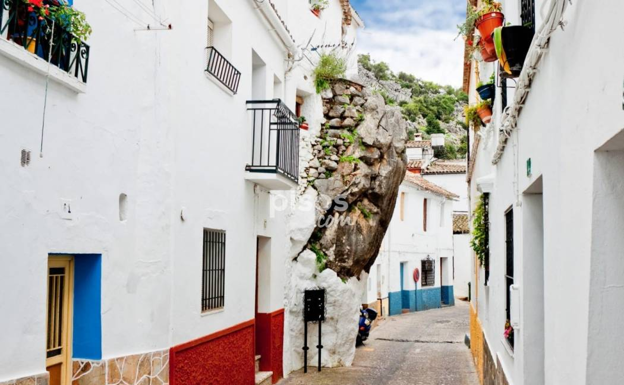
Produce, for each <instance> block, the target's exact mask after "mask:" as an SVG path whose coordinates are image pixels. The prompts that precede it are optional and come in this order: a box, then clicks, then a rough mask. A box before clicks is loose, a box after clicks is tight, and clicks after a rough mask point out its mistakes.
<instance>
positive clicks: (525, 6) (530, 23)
mask: <svg viewBox="0 0 624 385" xmlns="http://www.w3.org/2000/svg"><path fill="white" fill-rule="evenodd" d="M520 18H521V19H522V25H523V26H525V27H529V28H531V29H532V30H533V31H535V0H520Z"/></svg>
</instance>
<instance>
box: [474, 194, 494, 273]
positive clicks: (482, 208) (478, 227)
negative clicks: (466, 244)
mask: <svg viewBox="0 0 624 385" xmlns="http://www.w3.org/2000/svg"><path fill="white" fill-rule="evenodd" d="M487 199H488V198H487V194H481V197H480V198H479V202H478V203H477V207H476V208H475V211H474V213H473V215H474V218H473V221H472V224H473V230H472V241H470V246H471V247H472V249H473V250H474V252H475V254H476V255H477V259H479V264H480V265H481V266H485V267H487V266H486V265H487V259H488V258H489V254H490V246H489V239H488V238H489V220H488V215H487V206H488V204H487Z"/></svg>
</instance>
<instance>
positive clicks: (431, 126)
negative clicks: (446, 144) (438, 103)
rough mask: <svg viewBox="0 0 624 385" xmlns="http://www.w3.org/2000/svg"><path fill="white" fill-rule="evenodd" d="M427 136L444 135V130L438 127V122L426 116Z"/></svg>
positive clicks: (430, 116) (432, 117)
mask: <svg viewBox="0 0 624 385" xmlns="http://www.w3.org/2000/svg"><path fill="white" fill-rule="evenodd" d="M426 120H427V134H429V135H431V134H444V133H445V131H444V129H443V128H442V127H441V126H440V122H439V121H438V120H437V119H436V118H435V117H434V116H433V115H428V116H427V118H426Z"/></svg>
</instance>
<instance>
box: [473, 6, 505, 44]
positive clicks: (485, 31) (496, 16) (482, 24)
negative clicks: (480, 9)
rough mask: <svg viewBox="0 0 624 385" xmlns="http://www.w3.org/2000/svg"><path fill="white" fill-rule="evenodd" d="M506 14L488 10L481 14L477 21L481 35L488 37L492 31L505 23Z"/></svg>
mask: <svg viewBox="0 0 624 385" xmlns="http://www.w3.org/2000/svg"><path fill="white" fill-rule="evenodd" d="M504 20H505V16H504V15H503V14H502V13H500V12H488V13H486V14H485V15H483V16H481V18H479V20H477V22H476V23H475V25H476V27H477V29H478V30H479V33H480V34H481V37H483V38H488V37H490V36H491V35H492V32H494V30H495V29H496V28H498V27H501V26H502V25H503V21H504Z"/></svg>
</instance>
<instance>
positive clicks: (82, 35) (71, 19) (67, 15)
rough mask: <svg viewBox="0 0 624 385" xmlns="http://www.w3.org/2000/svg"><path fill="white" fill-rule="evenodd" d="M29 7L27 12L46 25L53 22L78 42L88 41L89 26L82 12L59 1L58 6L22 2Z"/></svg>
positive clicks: (39, 0) (40, 1)
mask: <svg viewBox="0 0 624 385" xmlns="http://www.w3.org/2000/svg"><path fill="white" fill-rule="evenodd" d="M22 1H23V2H24V3H26V4H28V5H29V11H31V12H35V13H36V14H37V15H39V19H40V20H42V21H45V22H46V23H51V22H54V23H56V25H57V26H59V27H61V28H63V29H65V30H66V31H69V32H71V33H72V34H73V35H74V36H75V37H76V39H78V41H79V42H84V41H86V40H87V39H89V36H90V35H91V32H93V30H92V29H91V25H89V23H87V17H86V15H85V14H84V13H83V12H80V11H78V10H76V9H75V8H73V7H71V6H69V5H68V4H67V2H66V1H64V0H60V1H59V5H47V4H46V5H44V4H43V0H22Z"/></svg>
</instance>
